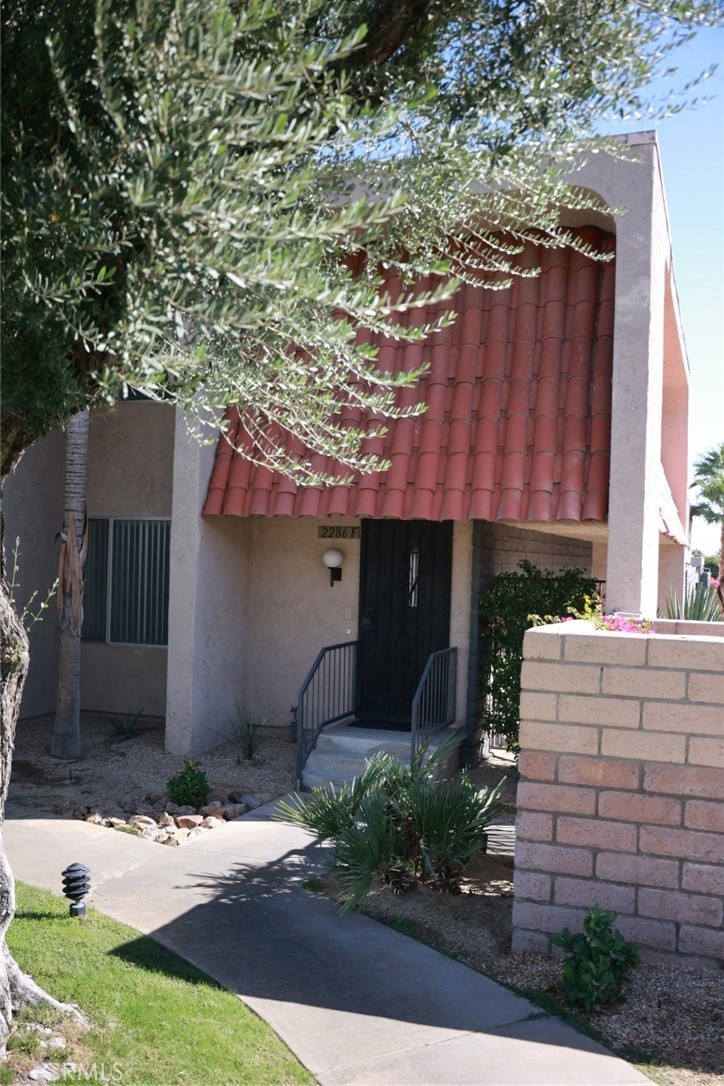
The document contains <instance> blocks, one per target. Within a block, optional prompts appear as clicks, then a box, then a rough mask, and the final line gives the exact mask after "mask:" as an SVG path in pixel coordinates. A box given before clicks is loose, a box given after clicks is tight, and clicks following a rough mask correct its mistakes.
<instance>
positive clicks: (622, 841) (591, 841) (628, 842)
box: [556, 815, 638, 852]
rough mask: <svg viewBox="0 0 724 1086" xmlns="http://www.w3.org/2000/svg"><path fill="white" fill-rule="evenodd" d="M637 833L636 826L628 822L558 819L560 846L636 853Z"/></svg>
mask: <svg viewBox="0 0 724 1086" xmlns="http://www.w3.org/2000/svg"><path fill="white" fill-rule="evenodd" d="M637 832H638V831H637V829H636V826H633V825H629V824H628V823H626V822H607V821H605V820H604V819H601V818H573V817H571V816H570V815H561V816H560V817H559V818H557V819H556V843H557V844H559V845H584V846H585V845H588V846H589V847H590V848H600V849H610V850H612V851H613V850H615V851H617V852H635V851H636V836H637Z"/></svg>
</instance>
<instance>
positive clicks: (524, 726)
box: [519, 720, 598, 754]
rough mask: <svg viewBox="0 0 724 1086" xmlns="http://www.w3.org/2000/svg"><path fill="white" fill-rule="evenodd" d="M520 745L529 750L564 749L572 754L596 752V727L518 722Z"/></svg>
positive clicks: (527, 721)
mask: <svg viewBox="0 0 724 1086" xmlns="http://www.w3.org/2000/svg"><path fill="white" fill-rule="evenodd" d="M519 738H520V745H521V747H526V748H528V749H530V750H552V751H559V750H566V751H571V753H573V754H597V753H598V728H577V727H575V726H574V725H572V724H537V723H534V722H532V721H530V720H521V722H520V735H519Z"/></svg>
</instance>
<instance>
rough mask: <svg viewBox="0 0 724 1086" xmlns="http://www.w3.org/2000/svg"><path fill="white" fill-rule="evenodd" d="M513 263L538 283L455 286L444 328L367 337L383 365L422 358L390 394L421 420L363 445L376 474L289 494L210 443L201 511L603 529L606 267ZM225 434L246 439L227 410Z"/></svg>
mask: <svg viewBox="0 0 724 1086" xmlns="http://www.w3.org/2000/svg"><path fill="white" fill-rule="evenodd" d="M582 233H584V236H585V238H586V240H587V241H589V242H591V243H592V244H593V245H595V246H597V247H598V248H601V249H607V250H612V249H613V247H614V239H613V236H612V235H610V234H607V233H604V232H603V231H599V230H597V229H593V228H586V229H585V231H583V232H582ZM521 260H522V262H523V263H524V264H525V265H526V266H540V267H541V268H542V272H541V274H540V276H538V277H537V278H534V279H525V278H517V279H515V281H514V283H513V285H512V286H511V287H509V288H507V289H505V290H485V289H484V288H482V287H473V286H469V285H465V286H463V288H462V289H461V291H460V293H458V294H457V295H456V297H455V300H454V308H455V309H456V310H457V312H458V317H457V320H456V321H455V323H454V324H453V325H451V326H450V327H449V328H446V329H444V330H443V331H441V332H438V333H437V334H436V335H434V336H432V337H431V338H430V339H428V340H427V341H426V342H424V343H423V344H414V345H411V344H405V343H395V342H393V341H390V340H386V341H379V343H380V355H379V362H380V365H381V368H383V369H390V370H395V371H400V370H407V369H412V368H413V367H415V366H418V365H419V364H420V362H421V361H422V360H423V359H426V360H427V361H428V362H429V371H428V372H427V373H426V374H425V376H424V377H423V378H421V380H420V381H419V383H418V384H417V385H416V386H415V388H414V389H411V390H410V389H408V390H404V391H401V392H400V393H399V402H400V403H408V402H410V400H411V398H412V401H413V402H420V401H422V402H424V403H425V404H426V408H427V409H426V411H425V413H424V414H423V415H421V416H418V417H415V418H406V419H399V420H397V421H393V422H391V423H390V425H389V429H388V432H387V434H386V436H385V437H384V438H380V439H377V440H376V441H368V442H367V443H366V444H367V447H368V448H371V449H372V450H373V451H379V452H381V453H382V454H383V456H384V457H385V459H387V460H388V461H389V464H390V466H389V469H388V470H387V471H386V472H374V473H370V474H367V475H363V476H359V477H358V478H357V479H356V480H355V481H354V482H353V483H351V484H350V485H347V486H332V487H324V486H319V487H313V486H297V485H296V484H294V483H292V482H290V481H289V480H288V479H287V478H285V477H284V476H282V475H280V474H278V473H275V472H272V471H270V470H268V469H265V468H258V467H254V466H253V465H252V464H250V463H249V461H248V460H245V459H244V458H243V457H242V456H241V455H239V454H238V453H236V452H235V451H234V449H232V447H231V445H230V444H229V442H228V441H227V440H226V439H225V438H222V439H221V440H220V442H219V446H218V450H217V453H216V462H215V465H214V470H213V473H212V476H211V481H210V484H209V492H208V496H207V499H206V504H205V507H204V513H205V514H206V515H209V516H241V517H244V516H265V517H271V516H292V517H299V516H312V517H328V516H332V515H339V516H350V517H360V516H369V517H397V518H402V519H418V518H419V519H421V520H493V521H494V520H507V521H519V522H525V521H536V522H545V523H553V522H555V521H605V520H606V515H607V510H608V475H609V449H610V433H611V362H612V353H613V308H614V262H613V261H611V262H609V263H606V264H603V263H601V262H598V261H593V260H591V259H589V258H588V257H585V256H583V255H582V254H580V253H578V252H575V251H573V250H558V251H552V250H549V249H545V248H543V247H542V246H541V247H538V246H533V245H529V246H528V247H527V249H526V251H525V253H524V254H523V256H522V258H521ZM423 316H425V318H429V317H430V316H431V314H423ZM415 319H417V320H419V319H420V315H419V314H418V315H417V316H416V318H415ZM368 338H369V337H368ZM229 436H230V439H231V441H232V442H234V443H235V444H236V445H237V446H238V447H240V448H243V447H244V442H245V441H247V442H248V440H249V439H248V437H246V434H245V431H244V429H243V425H242V422H241V420H240V419H239V417H238V413H236V414H235V415H232V428H231V432H230V435H229ZM287 440H288V446H287V447H288V448H293V445H292V442H291V439H290V438H289V437H288V435H287ZM317 464H318V465H319V466H321V467H326V468H327V470H329V469H330V467H331V465H329V464H328V463H327V462H326V461H324V460H323V459H321V458H317Z"/></svg>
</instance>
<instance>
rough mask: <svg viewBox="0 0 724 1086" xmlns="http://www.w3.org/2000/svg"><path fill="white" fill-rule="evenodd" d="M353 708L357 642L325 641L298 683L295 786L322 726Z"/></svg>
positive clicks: (350, 714)
mask: <svg viewBox="0 0 724 1086" xmlns="http://www.w3.org/2000/svg"><path fill="white" fill-rule="evenodd" d="M356 710H357V642H356V641H344V642H342V643H341V644H339V645H326V646H325V647H324V648H323V649H320V651H319V655H318V656H317V659H316V660H315V661H314V663H313V664H312V666H311V668H310V669H309V674H308V675H307V677H306V679H305V680H304V682H303V683H302V686H301V689H300V691H299V703H298V705H297V788H301V787H302V770H303V769H304V765H305V763H306V761H307V758H308V757H309V755H310V754H311V753H312V751H313V750H314V746H315V744H316V742H317V738H318V736H319V733H320V732H321V730H322V728H324V727H325V726H326V725H327V724H333V723H334V721H335V720H342V719H344V717H347V716H352V715H353V714H354V713H355V712H356Z"/></svg>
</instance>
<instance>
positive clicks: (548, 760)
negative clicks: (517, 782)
mask: <svg viewBox="0 0 724 1086" xmlns="http://www.w3.org/2000/svg"><path fill="white" fill-rule="evenodd" d="M557 765H558V758H557V757H556V755H555V754H541V753H540V751H533V750H522V751H521V752H520V756H519V758H518V772H519V773H520V775H521V777H522V778H523V779H526V778H527V779H528V780H534V781H554V780H555V779H556V766H557Z"/></svg>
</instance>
